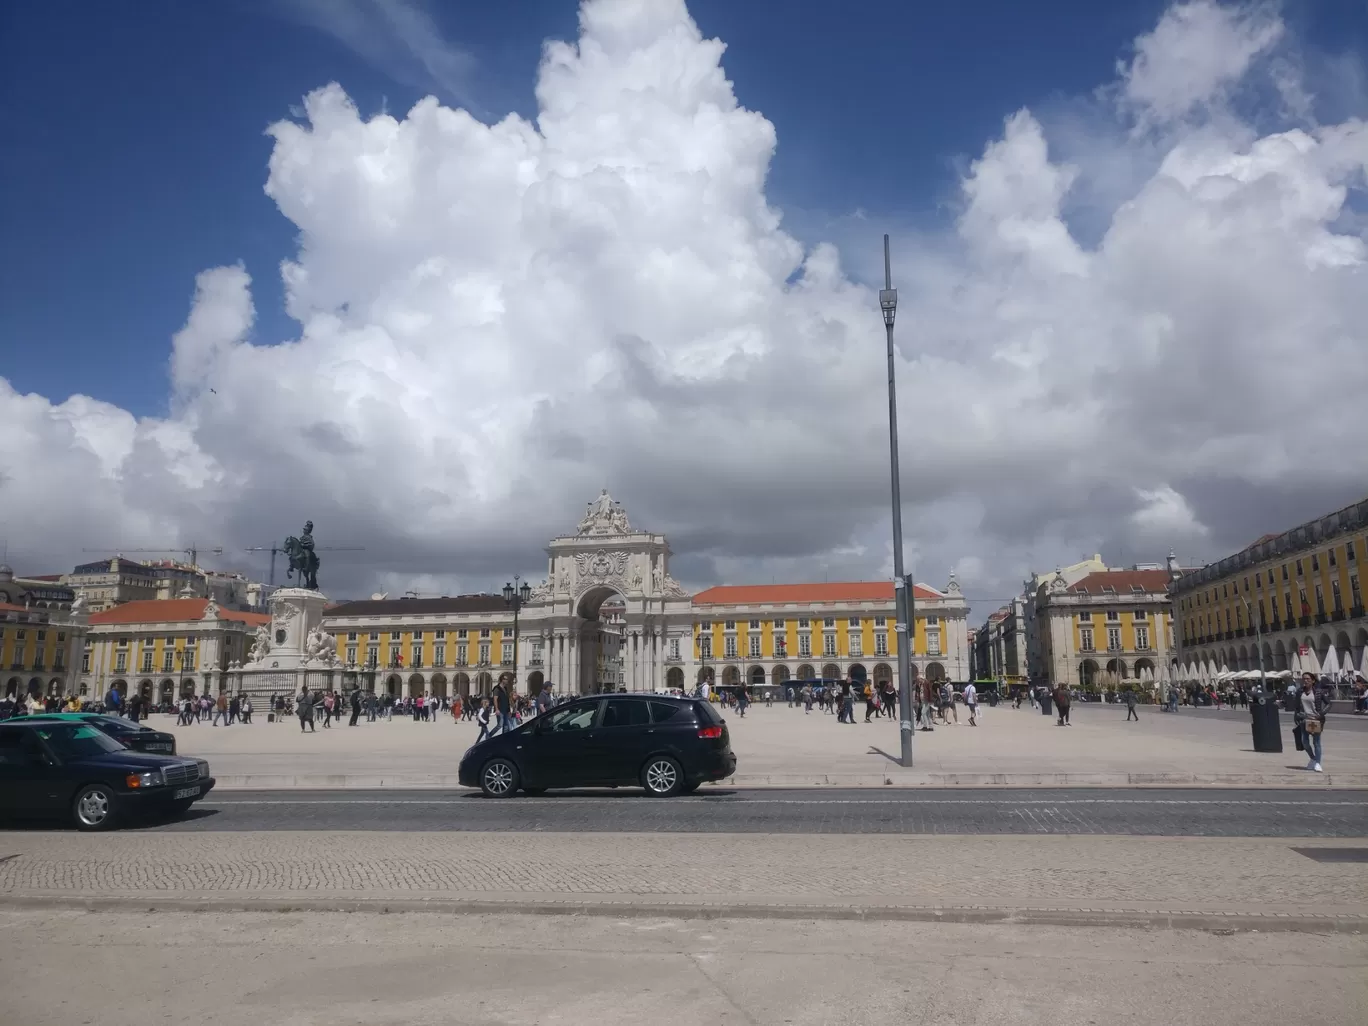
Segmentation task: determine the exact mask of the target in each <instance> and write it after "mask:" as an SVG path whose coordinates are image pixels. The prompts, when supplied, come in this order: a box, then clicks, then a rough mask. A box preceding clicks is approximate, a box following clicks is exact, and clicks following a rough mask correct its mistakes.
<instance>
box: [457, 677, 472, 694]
mask: <svg viewBox="0 0 1368 1026" xmlns="http://www.w3.org/2000/svg"><path fill="white" fill-rule="evenodd" d="M456 694H458V695H460V696H461V697H462V698H469V697H470V675H469V674H467V673H458V674H456Z"/></svg>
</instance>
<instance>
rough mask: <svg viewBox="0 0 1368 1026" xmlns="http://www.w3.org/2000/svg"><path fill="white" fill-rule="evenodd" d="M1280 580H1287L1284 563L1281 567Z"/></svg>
mask: <svg viewBox="0 0 1368 1026" xmlns="http://www.w3.org/2000/svg"><path fill="white" fill-rule="evenodd" d="M1282 579H1283V580H1284V581H1285V580H1287V564H1286V563H1284V564H1283V565H1282Z"/></svg>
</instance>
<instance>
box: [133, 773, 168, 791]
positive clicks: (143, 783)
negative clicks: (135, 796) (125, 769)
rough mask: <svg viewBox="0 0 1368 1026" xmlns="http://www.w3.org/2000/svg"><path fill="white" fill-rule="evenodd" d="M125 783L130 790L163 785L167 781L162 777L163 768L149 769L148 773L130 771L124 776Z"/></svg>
mask: <svg viewBox="0 0 1368 1026" xmlns="http://www.w3.org/2000/svg"><path fill="white" fill-rule="evenodd" d="M124 783H125V784H127V785H128V788H129V790H140V789H142V788H144V787H161V785H162V784H163V783H165V781H164V780H163V779H162V773H161V770H149V771H148V772H146V773H130V774H128V776H126V777H125V778H124Z"/></svg>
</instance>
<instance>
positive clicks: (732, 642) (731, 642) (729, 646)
mask: <svg viewBox="0 0 1368 1026" xmlns="http://www.w3.org/2000/svg"><path fill="white" fill-rule="evenodd" d="M724 644H725V647H724V649H723V652H724V654H725V655H726V658H728V659H735V658H736V638H735V637H733V636H732V635H730V634H728V635H727V640H726V642H725V643H724Z"/></svg>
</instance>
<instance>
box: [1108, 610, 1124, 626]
mask: <svg viewBox="0 0 1368 1026" xmlns="http://www.w3.org/2000/svg"><path fill="white" fill-rule="evenodd" d="M1107 620H1108V622H1109V623H1119V622H1120V620H1121V614H1120V612H1118V611H1117V610H1115V609H1108V610H1107Z"/></svg>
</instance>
